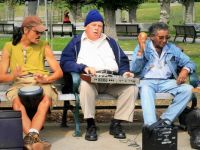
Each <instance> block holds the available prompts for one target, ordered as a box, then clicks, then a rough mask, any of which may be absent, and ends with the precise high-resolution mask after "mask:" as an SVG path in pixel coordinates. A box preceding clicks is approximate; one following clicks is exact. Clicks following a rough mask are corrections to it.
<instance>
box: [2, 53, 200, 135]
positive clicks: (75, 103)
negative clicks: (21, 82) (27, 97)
mask: <svg viewBox="0 0 200 150" xmlns="http://www.w3.org/2000/svg"><path fill="white" fill-rule="evenodd" d="M125 54H126V55H127V56H128V58H129V60H131V57H132V52H130V51H125ZM54 55H55V57H56V59H57V61H58V62H59V61H60V56H61V51H54ZM46 67H47V68H49V66H48V64H46ZM71 77H72V78H71V79H72V81H71V82H70V83H72V84H73V86H72V91H71V92H70V93H66V94H63V93H62V87H63V86H64V79H60V80H58V81H56V82H55V83H54V85H55V87H56V88H57V89H58V93H59V94H58V100H57V102H59V101H63V106H59V105H57V102H53V110H57V109H61V110H63V116H62V123H61V125H62V126H66V122H67V112H68V110H71V111H72V113H73V117H74V122H75V132H74V136H80V135H81V131H80V121H79V119H80V116H79V115H80V113H79V110H80V101H79V93H78V87H79V83H80V75H79V74H77V73H71ZM196 80H197V77H196V75H195V74H194V75H191V76H190V84H192V85H194V86H196V85H195V84H196V83H197V82H196ZM10 86H11V84H10V83H0V109H11V104H10V103H8V101H7V99H6V97H5V92H6V90H7V89H8V88H9V87H10ZM193 98H196V97H195V96H193ZM96 99H97V100H105V101H109V100H116V98H115V97H113V96H111V95H109V94H105V93H101V94H99V95H98V96H97V98H96ZM138 99H139V98H138ZM156 99H159V100H172V99H173V96H172V95H171V94H169V93H156ZM3 105H6V106H7V107H2V106H3ZM156 107H157V108H166V107H168V104H167V105H165V104H164V105H163V104H158V105H156ZM96 108H97V109H114V108H116V106H113V105H112V106H106V105H104V106H96ZM135 108H136V109H141V105H140V103H139V101H137V102H136V106H135Z"/></svg>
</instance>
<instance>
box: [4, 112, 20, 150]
mask: <svg viewBox="0 0 200 150" xmlns="http://www.w3.org/2000/svg"><path fill="white" fill-rule="evenodd" d="M2 149H7V150H22V149H23V131H22V119H21V112H19V111H13V110H0V150H2Z"/></svg>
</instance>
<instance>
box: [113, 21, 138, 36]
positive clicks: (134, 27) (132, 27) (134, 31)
mask: <svg viewBox="0 0 200 150" xmlns="http://www.w3.org/2000/svg"><path fill="white" fill-rule="evenodd" d="M116 32H117V34H118V35H130V36H138V34H139V32H140V28H139V25H138V24H116Z"/></svg>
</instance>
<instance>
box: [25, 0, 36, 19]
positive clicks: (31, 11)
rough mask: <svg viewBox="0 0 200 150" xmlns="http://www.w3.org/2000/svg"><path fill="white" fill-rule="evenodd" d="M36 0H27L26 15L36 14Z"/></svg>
mask: <svg viewBox="0 0 200 150" xmlns="http://www.w3.org/2000/svg"><path fill="white" fill-rule="evenodd" d="M37 5H38V1H28V14H27V15H28V16H34V15H37Z"/></svg>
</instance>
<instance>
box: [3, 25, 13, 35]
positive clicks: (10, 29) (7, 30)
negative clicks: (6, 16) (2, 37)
mask: <svg viewBox="0 0 200 150" xmlns="http://www.w3.org/2000/svg"><path fill="white" fill-rule="evenodd" d="M13 31H14V24H12V23H0V32H2V33H7V34H12V33H13Z"/></svg>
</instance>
